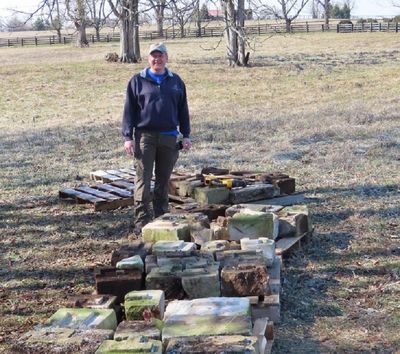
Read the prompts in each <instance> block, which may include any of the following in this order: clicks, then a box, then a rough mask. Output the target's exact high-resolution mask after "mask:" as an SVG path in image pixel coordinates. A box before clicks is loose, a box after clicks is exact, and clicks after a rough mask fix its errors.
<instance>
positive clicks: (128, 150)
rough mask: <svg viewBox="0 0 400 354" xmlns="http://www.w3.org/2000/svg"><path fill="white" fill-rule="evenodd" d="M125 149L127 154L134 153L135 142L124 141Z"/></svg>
mask: <svg viewBox="0 0 400 354" xmlns="http://www.w3.org/2000/svg"><path fill="white" fill-rule="evenodd" d="M124 148H125V151H126V153H127V154H128V155H133V154H134V153H135V143H134V141H133V140H128V141H125V144H124Z"/></svg>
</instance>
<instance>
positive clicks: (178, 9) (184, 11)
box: [168, 0, 199, 38]
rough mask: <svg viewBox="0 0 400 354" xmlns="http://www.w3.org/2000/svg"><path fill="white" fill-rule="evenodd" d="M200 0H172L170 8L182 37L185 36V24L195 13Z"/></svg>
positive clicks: (172, 17)
mask: <svg viewBox="0 0 400 354" xmlns="http://www.w3.org/2000/svg"><path fill="white" fill-rule="evenodd" d="M198 2H199V0H170V3H169V6H168V7H169V10H170V11H171V19H172V21H173V23H174V24H175V23H176V24H177V25H178V26H179V31H180V36H181V38H183V37H185V26H186V25H187V23H188V22H189V21H191V19H192V18H193V17H194V15H195V11H196V10H197V7H198Z"/></svg>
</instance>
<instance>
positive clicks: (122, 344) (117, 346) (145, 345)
mask: <svg viewBox="0 0 400 354" xmlns="http://www.w3.org/2000/svg"><path fill="white" fill-rule="evenodd" d="M116 353H121V354H129V353H132V354H138V353H156V354H162V343H161V341H158V340H154V339H147V338H145V337H141V338H132V339H127V340H122V341H116V340H106V341H104V342H103V343H102V344H101V345H100V347H99V348H98V349H97V350H96V353H95V354H116Z"/></svg>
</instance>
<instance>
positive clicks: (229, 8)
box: [225, 0, 238, 66]
mask: <svg viewBox="0 0 400 354" xmlns="http://www.w3.org/2000/svg"><path fill="white" fill-rule="evenodd" d="M225 24H226V29H225V35H226V43H227V53H226V54H227V58H228V64H229V65H230V66H234V65H236V64H237V61H238V46H237V32H236V28H235V27H236V21H235V4H234V2H233V0H225Z"/></svg>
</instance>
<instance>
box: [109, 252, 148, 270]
mask: <svg viewBox="0 0 400 354" xmlns="http://www.w3.org/2000/svg"><path fill="white" fill-rule="evenodd" d="M116 268H117V269H134V270H138V271H140V272H143V271H144V263H143V261H142V258H140V256H139V255H136V256H132V257H129V258H124V259H121V260H120V261H119V262H117V264H116Z"/></svg>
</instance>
